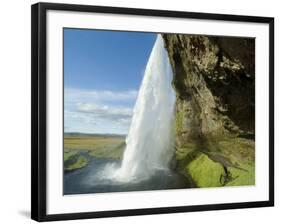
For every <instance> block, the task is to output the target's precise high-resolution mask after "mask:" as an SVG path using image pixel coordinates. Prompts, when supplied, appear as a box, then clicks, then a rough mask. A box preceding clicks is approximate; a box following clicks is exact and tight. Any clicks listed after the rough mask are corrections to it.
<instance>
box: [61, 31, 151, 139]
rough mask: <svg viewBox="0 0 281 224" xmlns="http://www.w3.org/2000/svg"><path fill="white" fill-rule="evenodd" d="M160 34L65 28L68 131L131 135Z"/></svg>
mask: <svg viewBox="0 0 281 224" xmlns="http://www.w3.org/2000/svg"><path fill="white" fill-rule="evenodd" d="M155 39H156V34H151V33H140V32H117V31H101V30H86V29H64V120H65V121H64V128H65V132H84V133H114V134H127V133H128V129H129V125H130V122H131V117H132V112H133V107H134V104H135V100H136V97H137V93H138V89H139V87H140V84H141V80H142V77H143V74H144V70H145V66H146V63H147V61H148V58H149V55H150V52H151V50H152V47H153V44H154V42H155Z"/></svg>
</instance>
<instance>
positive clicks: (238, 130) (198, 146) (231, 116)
mask: <svg viewBox="0 0 281 224" xmlns="http://www.w3.org/2000/svg"><path fill="white" fill-rule="evenodd" d="M163 39H164V42H165V47H166V49H167V51H168V55H169V59H170V62H171V65H172V69H173V73H174V80H173V86H174V89H175V91H176V95H177V100H176V121H175V126H176V127H175V129H176V159H177V161H178V162H177V169H178V170H179V172H184V173H188V174H189V175H190V176H191V178H192V179H193V181H194V182H195V183H196V185H197V186H198V187H215V186H229V185H232V186H234V185H239V186H240V185H253V184H255V175H254V173H255V144H254V134H255V132H254V130H255V82H254V80H255V40H254V39H250V38H232V37H209V36H196V35H178V34H163Z"/></svg>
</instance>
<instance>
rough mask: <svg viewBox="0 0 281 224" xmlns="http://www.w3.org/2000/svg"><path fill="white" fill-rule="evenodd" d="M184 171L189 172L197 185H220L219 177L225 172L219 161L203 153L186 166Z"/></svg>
mask: <svg viewBox="0 0 281 224" xmlns="http://www.w3.org/2000/svg"><path fill="white" fill-rule="evenodd" d="M186 172H188V173H189V174H190V176H191V177H192V179H193V180H194V181H195V182H196V185H197V186H198V187H219V186H222V183H221V181H220V180H221V177H222V176H223V175H224V174H225V172H224V168H223V166H222V165H221V164H220V163H217V162H214V161H213V160H211V159H209V157H208V156H207V155H205V154H203V153H200V155H199V156H197V158H196V159H194V160H193V161H191V162H190V163H189V164H188V165H187V166H186Z"/></svg>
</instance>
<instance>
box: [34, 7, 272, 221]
mask: <svg viewBox="0 0 281 224" xmlns="http://www.w3.org/2000/svg"><path fill="white" fill-rule="evenodd" d="M273 83H274V19H273V18H268V17H253V16H238V15H222V14H206V13H193V12H179V11H177V12H176V11H161V10H149V9H133V8H115V7H101V6H86V5H68V4H53V3H38V4H35V5H33V6H32V218H33V219H35V220H37V221H52V220H66V219H82V218H98V217H109V216H110V217H113V216H129V215H144V214H159V213H174V212H189V211H203V210H217V209H234V208H250V207H262V206H273V204H274V169H273V168H274V152H273V150H274V89H273V88H274V84H273Z"/></svg>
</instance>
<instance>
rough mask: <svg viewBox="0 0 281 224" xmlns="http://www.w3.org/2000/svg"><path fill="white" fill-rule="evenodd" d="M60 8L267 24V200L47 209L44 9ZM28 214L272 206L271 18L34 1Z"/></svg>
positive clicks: (41, 217)
mask: <svg viewBox="0 0 281 224" xmlns="http://www.w3.org/2000/svg"><path fill="white" fill-rule="evenodd" d="M48 10H63V11H75V12H100V13H111V14H125V15H141V16H158V17H159V16H162V17H176V18H190V19H204V20H216V21H234V22H254V23H264V24H269V183H268V184H269V200H267V201H256V202H243V203H226V204H208V205H196V206H178V207H159V208H145V209H130V210H115V211H101V212H85V213H70V214H54V215H53V214H52V215H48V214H47V213H46V175H47V173H46V144H47V142H46V127H47V119H46V118H47V114H46V109H47V108H46V83H47V82H46V79H47V77H46V69H47V68H46V35H47V33H46V12H47V11H48ZM31 26H32V30H31V37H32V38H31V41H32V45H31V61H32V64H31V76H32V83H31V86H32V88H31V93H32V94H31V95H32V100H31V102H32V104H31V111H32V113H31V121H32V123H31V127H32V133H31V136H32V140H31V143H32V144H31V148H32V155H31V161H32V164H31V175H32V180H31V196H32V197H31V218H32V219H34V220H36V221H54V220H70V219H72V220H73V219H86V218H102V217H115V216H132V215H147V214H161V213H177V212H192V211H206V210H222V209H238V208H254V207H267V206H274V18H271V17H256V16H241V15H224V14H210V13H195V12H183V11H163V10H150V9H137V8H118V7H102V6H89V5H73V4H55V3H37V4H34V5H32V10H31Z"/></svg>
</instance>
